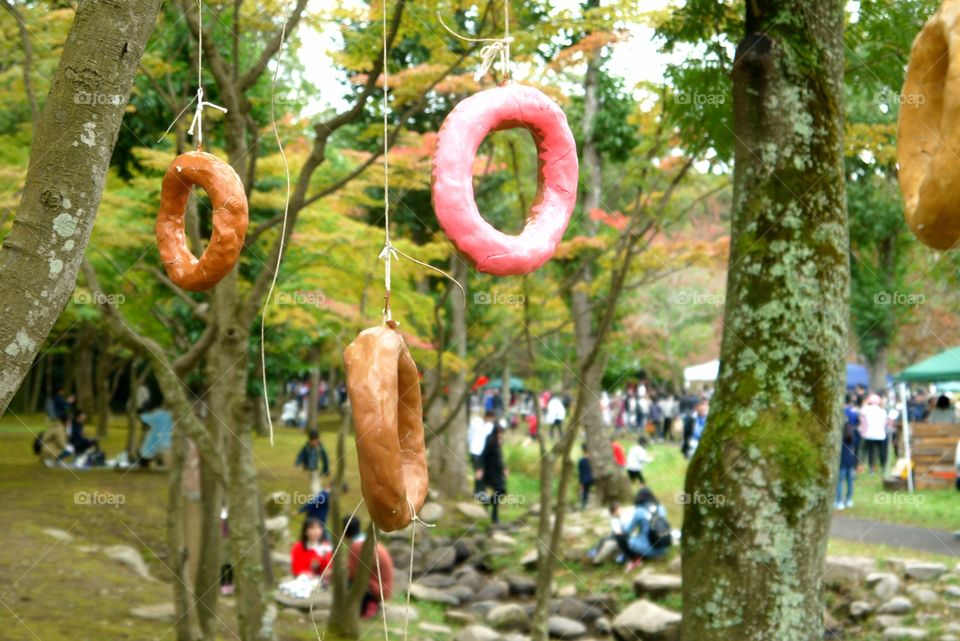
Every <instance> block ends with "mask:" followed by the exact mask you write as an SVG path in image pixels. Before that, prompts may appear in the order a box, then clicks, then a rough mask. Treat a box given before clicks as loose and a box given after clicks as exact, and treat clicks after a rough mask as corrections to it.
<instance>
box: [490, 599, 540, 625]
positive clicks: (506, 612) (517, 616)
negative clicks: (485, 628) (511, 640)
mask: <svg viewBox="0 0 960 641" xmlns="http://www.w3.org/2000/svg"><path fill="white" fill-rule="evenodd" d="M486 619H487V623H489V624H490V625H492V626H493V627H495V628H497V629H500V630H525V629H526V628H527V627H528V626H529V625H530V617H528V616H527V610H526V608H524V607H523V606H521V605H519V604H516V603H504V604H502V605H498V606H496V607H494V608H493V609H492V610H490V611H489V612H488V613H487V616H486Z"/></svg>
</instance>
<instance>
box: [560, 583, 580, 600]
mask: <svg viewBox="0 0 960 641" xmlns="http://www.w3.org/2000/svg"><path fill="white" fill-rule="evenodd" d="M555 594H556V596H557V597H558V598H561V599H567V598H572V597H575V596H577V586H575V585H573V584H572V583H568V584H567V585H562V586H560V587H559V588H557V590H556V592H555Z"/></svg>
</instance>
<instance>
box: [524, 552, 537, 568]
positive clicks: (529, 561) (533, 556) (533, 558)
mask: <svg viewBox="0 0 960 641" xmlns="http://www.w3.org/2000/svg"><path fill="white" fill-rule="evenodd" d="M520 565H522V566H523V567H525V568H527V569H528V570H530V569H533V568H535V567H537V549H536V548H533V549H531V550H529V551H528V552H527V553H526V554H524V555H523V556H521V557H520Z"/></svg>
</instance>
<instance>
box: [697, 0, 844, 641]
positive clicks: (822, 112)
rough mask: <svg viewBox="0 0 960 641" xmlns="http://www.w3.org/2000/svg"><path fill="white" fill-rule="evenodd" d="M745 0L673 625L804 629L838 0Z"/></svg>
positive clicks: (813, 532) (837, 275) (829, 390)
mask: <svg viewBox="0 0 960 641" xmlns="http://www.w3.org/2000/svg"><path fill="white" fill-rule="evenodd" d="M746 12H747V13H746V25H747V32H746V34H747V35H746V36H745V37H744V39H743V41H742V42H741V43H740V46H739V47H738V50H737V55H736V62H735V65H734V72H733V83H734V125H735V133H736V137H737V145H736V158H735V171H734V205H733V221H732V238H731V249H730V269H729V273H728V283H727V304H726V313H725V326H724V335H723V345H722V357H721V361H722V366H721V372H720V378H719V380H718V384H717V393H716V395H715V397H714V401H713V403H712V407H711V412H710V417H709V420H708V428H707V430H706V432H705V435H704V438H703V440H702V442H701V444H700V447H699V448H698V450H697V453H696V456H695V457H694V459H693V461H692V462H691V466H690V469H689V471H688V475H687V492H688V494H689V495H690V496H691V497H692V498H691V500H690V501H688V502H687V505H686V508H685V509H686V511H685V517H684V543H683V551H684V564H683V568H684V570H683V571H684V623H683V636H684V639H687V640H694V639H695V640H696V641H720V640H726V639H731V638H737V639H745V640H757V641H761V640H762V641H765V640H767V639H777V640H778V641H812V640H813V639H820V638H821V637H822V634H823V627H822V610H821V608H822V606H821V581H820V575H821V570H822V564H823V558H824V555H825V549H826V536H827V532H828V526H829V514H830V513H829V507H830V501H829V494H830V489H831V487H832V479H833V468H834V461H835V459H836V455H837V442H838V441H837V437H836V433H837V430H838V429H839V423H838V421H839V417H840V415H841V411H840V410H841V403H840V394H841V392H842V390H843V378H842V372H843V360H844V355H845V354H846V343H847V318H846V316H847V296H848V288H849V283H848V281H849V278H848V273H849V266H848V263H847V261H848V258H847V251H846V247H847V232H846V211H845V195H844V178H843V172H842V159H843V156H842V153H843V109H842V95H843V94H842V87H843V85H842V80H843V76H842V73H843V41H842V35H843V3H842V2H840V1H839V0H827V1H825V2H821V3H816V4H815V5H814V4H813V3H800V4H797V3H791V2H784V1H777V0H766V1H760V0H758V1H756V2H751V3H747V7H746ZM704 497H706V498H709V499H710V501H709V502H704V501H702V500H701V499H702V498H704Z"/></svg>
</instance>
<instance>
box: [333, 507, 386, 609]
mask: <svg viewBox="0 0 960 641" xmlns="http://www.w3.org/2000/svg"><path fill="white" fill-rule="evenodd" d="M343 523H344V524H343V535H344V537H345V538H347V539H348V540H349V541H350V559H349V562H348V563H347V569H348V571H349V574H348V576H349V577H350V581H353V580H354V578H355V577H356V576H357V571H358V568H359V567H360V557H361V555H362V553H363V545H364V542H365V541H366V537H365V536H363V534H361V527H360V519H359V518H357V517H347V518H346V519H344V522H343ZM376 545H377V547H376V550H375V551H374V553H375V554H376V559H374V560H373V562H371V563H370V578H369V580H368V582H367V591H366V593H365V594H364V595H363V601H362V602H361V604H360V616H361V617H363V618H364V619H369V618H371V617H374V616H376V614H377V612H379V611H380V602H381V600H382V601H383V602H384V603H386V602H387V601H389V600H390V598H391V597H392V596H393V559H392V558H391V557H390V553H389V552H387V548H385V547H383V545H382V544H380V543H377V544H376ZM377 568H379V569H380V573H379V574H380V576H379V577H378V576H377ZM381 586H383V591H382V592H381V589H380V588H381Z"/></svg>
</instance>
